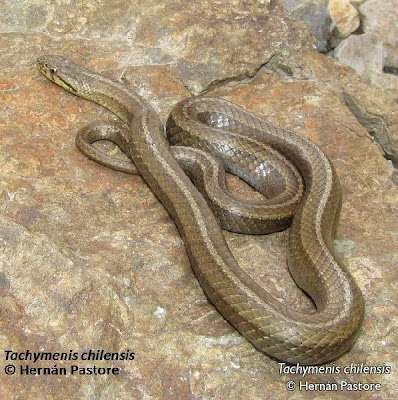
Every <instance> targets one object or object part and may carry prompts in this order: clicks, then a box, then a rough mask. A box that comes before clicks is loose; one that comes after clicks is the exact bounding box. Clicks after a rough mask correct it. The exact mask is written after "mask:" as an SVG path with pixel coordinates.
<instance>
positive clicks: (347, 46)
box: [334, 33, 383, 79]
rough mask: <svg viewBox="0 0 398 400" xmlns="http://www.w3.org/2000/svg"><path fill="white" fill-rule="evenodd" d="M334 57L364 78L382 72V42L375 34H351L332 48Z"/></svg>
mask: <svg viewBox="0 0 398 400" xmlns="http://www.w3.org/2000/svg"><path fill="white" fill-rule="evenodd" d="M334 57H335V58H336V59H337V60H338V61H340V62H341V63H343V64H346V65H348V66H350V67H351V68H353V69H355V71H357V72H358V74H359V75H361V76H362V78H364V79H369V77H370V75H371V74H372V73H382V72H383V43H381V41H380V40H378V39H377V37H376V36H375V35H372V34H370V33H364V34H363V35H351V36H350V37H348V38H347V39H345V40H343V41H342V42H341V43H340V44H339V45H338V46H337V47H336V48H335V50H334Z"/></svg>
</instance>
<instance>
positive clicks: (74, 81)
mask: <svg viewBox="0 0 398 400" xmlns="http://www.w3.org/2000/svg"><path fill="white" fill-rule="evenodd" d="M37 68H38V70H39V72H40V73H41V74H43V75H44V76H45V77H46V78H47V79H49V80H50V81H52V82H54V83H56V84H57V85H59V86H61V87H63V88H64V89H66V90H68V91H69V92H71V93H73V94H77V92H78V88H79V87H81V84H82V82H80V80H79V73H81V70H82V67H80V66H79V65H77V64H75V63H73V62H72V61H70V60H68V59H66V58H64V57H61V56H56V55H44V56H41V57H39V58H38V59H37Z"/></svg>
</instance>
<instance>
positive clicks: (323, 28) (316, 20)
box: [282, 0, 332, 52]
mask: <svg viewBox="0 0 398 400" xmlns="http://www.w3.org/2000/svg"><path fill="white" fill-rule="evenodd" d="M282 2H283V4H284V6H285V7H286V9H287V10H288V11H289V12H290V13H291V15H292V16H293V17H294V18H297V19H299V20H301V21H303V22H304V23H305V24H306V25H307V27H308V29H309V30H310V31H311V32H312V34H313V35H314V36H315V38H316V40H317V42H316V47H317V49H318V50H319V51H321V52H325V51H326V50H327V43H328V40H329V37H330V25H331V22H332V21H331V19H330V15H329V10H328V8H327V1H321V2H319V1H311V0H304V1H300V0H299V1H297V0H282Z"/></svg>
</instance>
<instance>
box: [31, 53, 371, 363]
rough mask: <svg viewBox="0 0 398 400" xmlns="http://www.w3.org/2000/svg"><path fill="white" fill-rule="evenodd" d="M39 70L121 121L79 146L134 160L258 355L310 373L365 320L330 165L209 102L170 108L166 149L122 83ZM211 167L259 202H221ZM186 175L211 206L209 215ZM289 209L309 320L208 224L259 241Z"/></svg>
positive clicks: (281, 224) (62, 62) (295, 268)
mask: <svg viewBox="0 0 398 400" xmlns="http://www.w3.org/2000/svg"><path fill="white" fill-rule="evenodd" d="M38 67H39V70H40V72H42V73H43V75H45V76H46V77H47V78H48V79H50V80H51V81H53V82H55V83H57V84H58V85H60V86H62V87H63V88H65V89H67V90H68V91H70V92H71V93H73V94H75V95H78V96H80V97H83V98H86V99H89V100H91V101H94V102H96V103H98V104H101V105H102V106H104V107H106V108H108V109H109V110H111V111H112V112H113V113H115V114H116V115H117V116H118V117H119V118H120V120H121V121H122V122H123V125H121V126H120V127H118V128H112V127H110V128H109V127H108V128H106V129H103V130H101V129H100V128H98V127H96V126H94V127H92V129H89V130H83V131H82V132H81V133H80V134H79V136H78V138H77V143H78V145H79V147H80V148H81V149H82V150H83V151H84V152H85V153H86V154H87V155H88V156H90V157H91V158H93V159H95V160H97V161H99V162H102V163H103V164H105V165H109V166H111V167H113V168H116V169H120V170H124V171H126V172H132V173H134V172H136V171H135V170H134V167H133V166H132V164H131V163H126V162H124V163H123V162H122V161H120V162H117V161H115V160H114V159H110V158H109V157H108V158H107V156H106V155H104V154H101V153H100V152H98V150H96V149H94V148H93V147H92V146H91V143H92V142H93V141H95V140H98V139H109V140H113V141H114V142H115V143H117V144H119V146H120V147H121V148H122V149H123V150H124V151H125V152H126V154H128V155H129V156H130V157H131V159H132V160H133V162H134V165H135V167H136V168H137V170H138V173H139V174H141V175H142V177H143V179H144V180H145V181H146V182H147V184H148V185H149V186H150V188H151V189H152V191H153V192H154V193H155V194H156V196H157V197H158V198H159V199H160V201H161V202H162V204H163V205H164V207H165V208H166V209H167V211H168V212H169V214H170V215H171V217H172V218H173V220H174V222H175V223H176V225H177V227H178V229H179V232H180V233H181V236H182V237H183V240H184V243H185V246H186V249H187V252H188V255H189V258H190V261H191V265H192V269H193V271H194V272H195V275H196V277H197V278H198V280H199V282H200V284H201V286H202V288H203V290H204V292H205V293H206V295H207V297H208V298H209V299H210V301H211V302H212V303H213V304H214V305H215V306H216V308H217V309H218V310H219V312H220V313H221V314H222V315H223V316H224V318H225V319H226V320H228V321H229V322H230V323H231V324H232V325H233V326H234V327H235V328H236V329H237V330H238V331H239V332H240V333H241V334H242V335H244V336H245V337H246V338H247V339H248V340H250V341H251V342H252V343H253V344H254V346H255V347H256V348H258V349H259V350H261V351H263V352H264V353H266V354H268V355H270V356H272V357H274V358H276V359H278V360H282V361H285V362H289V363H296V362H299V363H303V364H319V363H325V362H328V361H331V360H333V359H335V358H337V357H338V356H339V355H341V354H342V353H344V352H345V351H347V350H348V349H349V348H350V347H351V345H352V344H353V343H354V341H355V339H356V336H357V333H358V329H359V327H360V325H361V322H362V319H363V312H364V305H363V298H362V295H361V292H360V289H359V288H358V286H357V285H356V283H355V281H354V280H353V278H352V277H351V276H350V274H349V272H348V271H347V269H346V268H345V267H344V265H343V264H342V263H341V262H340V261H339V260H338V258H337V257H336V255H335V253H334V251H333V243H332V241H333V236H334V232H335V229H336V225H337V222H338V217H339V213H340V207H341V192H340V186H339V181H338V178H337V176H336V172H335V170H334V168H333V166H332V164H331V162H330V161H329V160H328V158H327V157H326V156H325V155H324V153H323V152H322V151H321V150H320V149H319V148H318V147H317V146H316V145H314V144H313V143H312V142H310V141H308V140H307V139H305V138H303V137H301V136H299V135H296V134H293V133H291V132H288V131H285V130H283V129H281V128H279V127H277V126H274V125H272V124H270V123H268V122H266V121H265V120H262V119H260V118H258V117H256V116H254V115H253V114H251V113H249V112H247V111H245V110H243V109H241V108H240V107H238V106H236V105H234V104H232V103H230V102H228V101H225V100H222V99H215V98H210V97H196V98H190V99H187V100H184V101H182V102H180V103H179V104H177V106H176V107H175V108H174V109H173V110H172V112H171V114H170V116H169V119H168V121H167V136H168V139H169V142H170V143H169V142H168V141H167V140H166V138H165V136H164V128H163V125H162V123H161V121H160V119H159V117H158V115H157V113H156V112H155V111H154V110H153V108H152V107H151V106H150V105H149V104H148V103H147V102H146V101H145V100H144V99H142V98H141V97H140V96H139V95H137V94H135V93H132V92H131V91H130V90H128V89H127V88H126V87H125V86H123V85H121V84H120V83H116V82H113V81H110V80H109V79H106V78H103V77H102V76H100V75H97V74H94V73H92V72H90V71H88V70H86V69H84V68H82V67H80V66H77V65H76V64H74V63H72V62H70V61H68V60H66V59H64V58H62V57H58V56H44V57H40V58H39V60H38ZM126 126H127V127H128V128H127V129H126ZM170 144H172V145H174V146H172V147H170ZM188 146H189V147H188ZM269 146H271V147H269ZM192 147H196V148H197V149H193V148H192ZM206 152H211V153H213V154H215V155H216V156H217V159H215V158H214V157H213V156H209V155H208V154H207V153H206ZM281 154H282V155H281ZM285 157H287V158H288V159H290V160H291V161H292V162H293V164H294V166H295V167H292V166H291V164H290V163H289V162H288V161H287V160H286V158H285ZM220 160H222V161H223V164H224V167H225V169H226V170H227V171H230V172H233V173H236V174H238V175H239V176H241V177H242V179H244V180H245V181H246V182H248V183H249V184H250V185H251V186H253V187H255V188H256V189H257V190H259V191H261V192H262V193H264V194H265V195H266V196H267V197H268V201H266V202H265V203H264V204H259V203H253V204H248V205H247V204H242V202H241V201H239V200H238V199H236V198H234V197H233V196H232V195H230V194H229V192H228V190H227V188H226V185H225V181H224V175H223V174H224V171H223V169H224V167H223V166H222V165H221V161H220ZM182 168H183V169H184V170H185V171H186V172H187V173H188V175H189V177H188V176H187V175H186V173H184V171H183V170H182ZM296 168H297V169H296ZM297 170H298V171H299V172H297ZM190 178H191V179H192V180H194V181H195V182H197V183H198V185H199V186H200V190H201V191H203V193H204V195H205V197H206V198H207V197H209V198H210V197H212V199H210V201H211V209H212V211H211V210H210V209H209V205H208V204H207V202H206V201H205V199H204V197H203V196H202V195H201V194H200V193H199V192H198V190H197V189H196V188H195V186H194V185H193V184H192V181H191V179H190ZM303 181H304V183H303ZM271 183H272V185H271ZM304 187H305V191H304ZM303 191H304V195H303V196H302V192H303ZM294 212H295V214H294V218H293V222H292V226H291V228H290V235H289V243H288V251H289V270H290V272H291V275H292V276H293V278H294V280H295V282H296V283H297V285H298V286H299V287H300V288H302V289H303V290H304V291H305V292H306V293H307V294H308V295H309V296H310V297H311V298H312V300H313V301H314V303H315V306H316V312H314V313H302V312H298V311H297V310H294V309H292V308H289V307H287V306H285V305H284V304H282V303H281V302H280V301H278V300H277V299H275V298H274V297H273V296H271V295H270V294H269V293H268V292H267V291H266V290H264V289H263V288H261V287H260V286H259V285H257V284H256V283H255V282H254V281H253V279H251V278H250V276H248V274H246V273H245V272H244V271H243V270H242V269H241V268H240V267H239V266H238V264H237V262H236V260H235V258H234V257H233V255H232V253H231V251H230V249H229V248H228V245H227V243H226V241H225V240H224V237H223V234H222V231H221V228H220V223H219V221H218V220H217V219H216V218H215V215H216V216H217V217H218V219H220V221H221V225H222V226H223V228H225V229H229V230H232V231H236V232H244V233H266V232H270V231H274V230H280V229H283V228H285V227H286V226H287V225H288V224H290V222H291V219H292V215H293V213H294ZM239 218H240V219H239Z"/></svg>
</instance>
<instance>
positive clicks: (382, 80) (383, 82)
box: [369, 72, 398, 103]
mask: <svg viewBox="0 0 398 400" xmlns="http://www.w3.org/2000/svg"><path fill="white" fill-rule="evenodd" d="M369 81H370V83H371V84H372V85H375V86H376V87H378V88H380V89H382V90H383V92H384V93H385V94H386V95H388V96H389V97H391V98H392V99H393V100H394V101H396V102H397V103H398V76H396V75H393V74H385V73H377V72H373V73H371V74H370V76H369Z"/></svg>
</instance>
